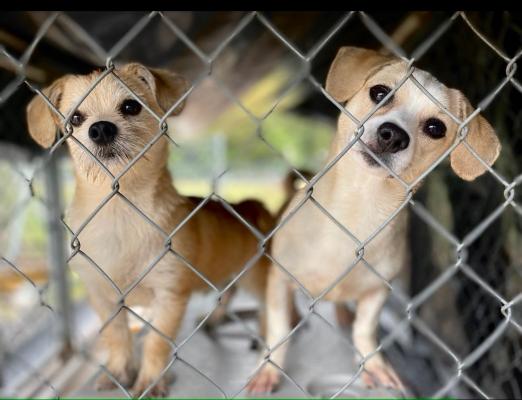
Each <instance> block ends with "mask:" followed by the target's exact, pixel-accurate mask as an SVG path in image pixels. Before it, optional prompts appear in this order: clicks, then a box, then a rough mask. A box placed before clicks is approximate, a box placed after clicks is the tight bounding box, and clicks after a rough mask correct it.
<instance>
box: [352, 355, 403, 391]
mask: <svg viewBox="0 0 522 400" xmlns="http://www.w3.org/2000/svg"><path fill="white" fill-rule="evenodd" d="M372 361H373V362H372ZM364 369H365V370H364V371H363V372H362V374H361V379H362V380H363V382H364V383H365V384H366V386H368V387H369V388H376V387H387V388H391V389H396V390H400V391H404V390H405V386H404V384H403V383H402V381H401V379H400V378H399V376H398V375H397V373H396V372H395V371H394V369H393V368H392V367H391V366H390V365H389V364H388V363H387V362H386V361H384V360H370V361H368V362H367V363H365V365H364Z"/></svg>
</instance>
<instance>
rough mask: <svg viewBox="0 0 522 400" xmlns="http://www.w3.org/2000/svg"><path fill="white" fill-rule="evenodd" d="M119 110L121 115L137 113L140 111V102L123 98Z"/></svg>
mask: <svg viewBox="0 0 522 400" xmlns="http://www.w3.org/2000/svg"><path fill="white" fill-rule="evenodd" d="M120 111H121V113H122V114H123V115H138V114H139V113H140V111H141V104H140V103H138V102H137V101H136V100H133V99H129V100H125V101H124V102H123V103H121V107H120Z"/></svg>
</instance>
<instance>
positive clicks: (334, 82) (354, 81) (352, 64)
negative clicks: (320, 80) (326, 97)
mask: <svg viewBox="0 0 522 400" xmlns="http://www.w3.org/2000/svg"><path fill="white" fill-rule="evenodd" d="M392 60H393V58H392V57H389V56H385V55H382V54H380V53H378V52H376V51H374V50H369V49H362V48H359V47H341V48H340V49H339V51H338V52H337V55H336V56H335V59H334V61H333V63H332V65H331V66H330V70H329V71H328V76H327V77H326V91H327V92H328V93H329V94H330V95H331V96H332V97H333V98H334V99H335V100H337V101H338V102H340V103H343V102H345V101H347V100H348V99H349V98H351V97H352V96H353V95H354V94H355V93H357V91H358V90H359V89H360V88H361V87H362V86H363V85H364V82H365V81H366V79H368V77H369V76H371V75H372V74H373V73H374V72H375V70H376V69H377V68H378V67H379V66H381V65H383V64H386V63H388V62H391V61H392Z"/></svg>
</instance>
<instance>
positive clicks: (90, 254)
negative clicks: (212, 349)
mask: <svg viewBox="0 0 522 400" xmlns="http://www.w3.org/2000/svg"><path fill="white" fill-rule="evenodd" d="M114 72H115V73H116V75H117V76H119V77H120V78H121V79H122V80H123V81H124V82H125V83H126V85H128V86H129V88H131V89H132V90H133V91H134V92H135V93H136V94H137V95H138V96H139V97H140V98H141V99H142V100H143V101H144V102H145V104H147V105H148V106H149V107H150V108H151V109H152V110H153V111H154V112H155V113H156V114H157V115H159V116H162V115H163V114H164V113H165V112H166V111H167V110H168V109H169V108H170V107H171V106H172V105H173V104H174V103H175V102H176V101H177V100H179V99H180V96H181V95H183V93H184V92H185V91H186V89H187V85H186V82H185V80H184V79H183V78H181V77H180V76H179V75H176V74H174V73H172V72H169V71H166V70H156V69H149V68H146V67H144V66H142V65H140V64H136V63H132V64H127V65H123V66H121V67H118V68H116V69H115V71H114ZM100 74H101V72H99V71H96V72H93V73H91V74H90V75H85V76H79V75H67V76H64V77H62V78H60V79H58V80H56V81H55V82H54V83H52V84H51V85H50V86H49V87H47V88H46V89H45V90H44V91H43V93H44V94H45V95H46V96H47V97H48V98H49V100H50V101H51V103H53V104H54V105H55V106H56V108H57V109H58V110H59V111H60V112H61V113H62V114H63V115H67V114H68V113H69V112H70V111H71V110H72V108H73V107H74V105H75V104H76V103H77V101H78V100H79V99H80V98H81V97H82V96H83V95H84V94H85V93H86V91H87V90H88V89H89V87H90V85H91V84H92V83H93V82H94V81H95V80H96V79H97V78H99V77H100ZM180 111H181V106H180V107H179V108H178V110H176V111H175V113H174V114H177V113H179V112H180ZM27 120H28V126H29V132H30V133H31V135H32V137H33V138H34V139H35V140H36V141H37V142H38V143H39V144H40V145H42V146H44V147H49V146H50V145H51V144H52V143H53V142H54V140H55V136H56V131H57V129H60V130H62V131H63V130H64V127H63V124H62V121H61V120H60V119H59V118H57V116H56V114H55V112H53V111H52V110H51V108H50V107H48V105H47V104H46V103H45V102H44V100H42V97H41V96H36V97H35V98H34V99H33V100H32V101H31V102H30V104H29V106H28V108H27ZM71 123H72V125H73V127H74V131H73V134H72V136H73V137H74V138H76V139H77V141H79V142H80V143H82V144H83V145H84V146H85V147H86V148H87V149H89V150H90V151H91V152H92V153H93V154H94V155H95V156H96V157H97V158H98V160H100V161H101V163H103V164H104V165H105V166H106V167H107V169H108V170H109V171H110V173H111V174H112V175H114V176H117V174H119V173H120V172H122V171H123V169H124V168H125V167H126V166H127V165H128V163H129V162H130V160H132V159H133V157H135V156H136V155H137V154H138V153H139V152H140V151H141V150H142V149H143V148H144V147H145V146H146V144H147V143H149V142H150V141H151V140H152V138H153V137H155V136H156V135H157V134H158V121H157V119H156V118H154V117H153V116H152V114H151V113H150V112H148V111H147V110H146V109H145V108H143V107H142V106H141V105H140V103H139V102H137V101H136V100H135V99H134V98H133V97H132V96H131V94H130V93H129V91H128V90H127V89H125V88H124V87H123V85H121V83H120V82H119V81H118V80H117V78H115V77H114V76H113V75H112V74H109V75H107V76H106V77H105V78H103V79H102V80H101V82H100V83H99V84H98V85H97V86H96V87H95V88H94V90H93V91H92V92H91V93H90V94H89V95H88V97H87V98H86V99H85V100H84V101H83V102H82V103H81V105H80V106H79V107H78V109H77V110H76V111H75V112H74V114H73V116H72V118H71ZM66 141H67V143H68V146H69V150H70V153H71V156H72V160H73V164H74V170H75V176H76V191H75V194H74V199H73V202H72V205H71V207H70V209H69V212H68V217H67V222H68V224H69V225H70V227H71V228H72V230H73V231H74V232H78V230H79V229H81V227H82V224H84V222H86V221H88V223H87V224H86V225H85V227H84V228H83V229H81V230H80V233H79V236H78V239H79V243H80V250H81V252H82V253H83V254H85V256H82V254H77V255H76V256H75V257H74V258H73V259H72V261H71V264H72V265H73V267H74V268H75V270H76V271H77V272H78V273H79V275H80V276H81V278H82V279H83V282H84V283H85V286H86V288H87V291H88V297H89V301H90V303H91V304H92V306H93V307H94V309H95V310H96V312H97V314H98V315H99V317H100V319H101V320H102V321H106V320H108V319H109V318H110V317H111V316H112V315H113V313H115V311H116V310H118V308H119V307H120V306H121V304H118V299H119V294H118V292H117V290H115V289H114V288H113V287H112V285H111V284H110V283H109V281H108V280H107V279H105V278H104V277H103V275H102V274H101V273H100V272H99V271H98V270H97V269H96V268H95V267H94V265H93V264H92V263H93V262H94V263H96V264H97V265H98V266H99V267H100V268H102V269H103V270H104V271H105V272H106V273H107V274H108V275H109V277H110V278H111V279H112V280H113V281H114V283H115V284H116V285H117V286H118V288H120V290H122V291H125V289H127V288H129V287H130V285H132V284H133V283H134V282H135V281H136V280H137V279H138V278H139V277H140V274H142V273H143V272H144V271H145V270H146V269H147V267H148V266H151V265H152V264H153V263H154V262H156V261H157V258H158V257H160V256H161V255H162V254H164V256H163V258H161V259H160V261H158V262H157V264H156V265H155V266H154V267H153V268H152V269H151V271H150V272H149V273H148V274H147V275H146V276H145V277H144V278H143V280H141V281H140V282H139V283H138V284H137V286H136V287H135V288H133V289H132V290H131V291H130V293H129V294H128V296H127V297H126V298H125V305H130V306H132V305H135V304H140V305H151V306H152V307H151V310H152V320H151V323H152V325H153V326H154V327H155V328H156V329H157V330H158V331H159V332H161V333H162V334H163V335H165V336H167V337H169V338H172V339H175V338H176V333H177V331H178V328H179V325H180V322H181V320H182V318H183V315H184V312H185V307H186V305H187V302H188V301H189V298H190V294H191V293H192V292H193V291H194V290H199V289H206V288H208V285H207V284H206V283H205V282H204V280H203V279H201V278H200V277H199V276H197V274H196V273H194V272H193V271H192V270H191V269H189V267H188V266H187V265H186V264H187V263H190V265H192V266H193V267H194V268H195V269H197V270H198V271H199V272H200V273H201V274H202V275H203V276H204V277H206V278H207V279H208V280H209V281H210V282H212V283H213V284H215V285H222V284H223V283H225V282H227V280H229V279H231V277H233V276H235V275H236V274H237V273H239V272H240V270H241V268H242V267H244V266H245V264H246V263H247V262H248V261H249V260H250V259H251V258H252V257H254V256H255V255H256V253H258V251H259V248H258V240H257V239H256V237H255V236H254V234H253V233H252V232H251V231H250V230H249V229H248V228H247V227H246V226H245V225H243V223H241V222H240V221H239V220H238V219H237V218H236V217H234V216H233V215H232V214H231V213H230V212H229V211H227V210H226V209H225V208H224V207H223V206H222V205H221V203H219V202H214V201H210V202H208V203H207V204H206V205H205V206H203V207H202V208H201V209H200V210H199V211H197V212H196V213H195V214H194V216H193V217H192V218H190V219H189V220H188V221H187V222H186V224H185V225H183V227H182V228H181V229H180V230H179V231H178V232H177V233H176V234H175V235H174V236H173V237H172V241H171V243H169V242H168V240H166V236H165V235H169V234H170V233H171V232H172V231H173V230H174V229H175V228H176V227H177V226H178V225H179V224H180V223H182V221H184V219H185V218H186V217H187V216H188V214H189V213H190V212H191V211H193V210H194V209H195V208H196V206H197V204H198V202H199V200H197V199H195V198H186V197H183V196H181V195H180V194H178V193H177V191H176V189H175V188H174V187H173V185H172V180H171V176H170V174H169V171H168V170H167V156H168V141H167V139H166V138H165V137H164V136H162V137H161V139H159V140H158V141H157V142H155V144H154V145H152V146H151V147H150V149H149V150H148V151H147V152H146V153H145V154H144V156H143V157H141V158H140V159H139V161H137V162H136V163H135V164H134V165H133V166H132V167H131V168H130V169H129V171H128V172H127V173H125V174H124V175H123V176H122V177H121V179H120V180H119V194H118V195H116V196H114V197H112V198H111V199H110V200H109V202H108V203H107V204H105V205H104V206H103V207H102V208H101V209H100V210H99V212H98V213H97V214H96V215H95V216H94V217H92V219H90V215H91V213H92V212H93V211H95V209H96V208H97V207H98V206H99V205H100V203H102V202H103V201H104V199H106V198H107V197H108V196H109V194H110V193H111V192H112V184H113V178H112V177H110V175H109V174H108V173H107V172H106V171H104V170H103V169H102V168H100V166H99V165H98V164H97V163H96V162H95V161H94V160H93V159H92V156H91V155H89V154H88V152H86V151H85V150H84V149H82V148H81V146H79V145H78V143H76V142H75V141H74V140H73V139H72V138H70V137H69V138H67V140H66ZM129 202H130V203H132V204H133V205H134V206H135V207H136V208H137V209H138V210H140V211H137V210H136V209H134V208H133V207H132V206H131V205H129ZM235 210H236V211H237V212H238V213H239V214H240V215H242V216H243V217H244V218H245V219H246V220H247V221H249V222H250V224H252V225H253V226H255V227H256V228H257V230H258V231H259V232H261V233H266V232H267V231H268V230H269V229H271V227H272V226H273V223H274V219H273V217H272V216H271V215H270V214H269V212H267V211H266V210H265V209H264V208H263V206H262V205H261V204H260V203H259V202H257V201H245V202H243V203H240V204H238V205H236V206H235ZM140 212H141V213H143V214H145V215H146V216H147V218H149V219H150V220H151V221H152V222H154V224H157V225H158V226H159V227H160V228H161V229H157V228H156V227H154V226H153V224H151V223H149V221H147V219H146V218H144V217H143V216H142V215H140ZM89 219H90V220H89ZM169 250H172V251H169ZM173 252H175V253H176V254H177V255H178V256H176V255H175V254H173ZM89 258H90V259H89ZM267 266H268V265H267V263H266V258H264V257H262V258H260V259H259V260H258V261H256V263H255V264H254V265H253V267H252V268H251V269H250V270H249V271H248V272H247V273H246V274H245V275H244V276H243V277H242V278H241V279H240V280H239V282H238V284H239V285H241V286H243V287H246V288H247V289H248V290H250V291H251V292H253V293H255V294H257V295H258V296H259V298H260V299H261V303H262V304H263V303H264V300H263V298H264V287H265V283H266V272H267ZM261 326H263V324H262V323H261ZM101 335H102V339H103V342H104V343H105V345H106V348H107V350H108V360H107V364H106V365H107V368H108V370H109V371H110V373H111V374H112V375H113V376H114V377H115V378H116V379H117V380H118V381H119V382H120V383H121V384H123V385H125V386H131V385H134V386H133V388H132V392H133V394H135V395H140V394H142V392H144V391H145V390H146V389H147V388H149V386H150V385H153V386H152V387H151V388H150V390H149V391H148V395H152V396H165V395H166V394H167V393H168V386H167V383H166V381H165V378H161V379H160V375H161V372H162V370H163V369H164V368H165V367H166V365H167V361H168V360H169V354H170V352H171V346H170V344H169V343H168V341H166V340H165V339H164V338H163V337H162V336H161V335H159V334H158V333H157V332H155V331H154V330H151V331H150V332H149V333H148V334H147V336H146V337H145V339H144V348H143V357H142V360H141V363H140V366H139V372H138V374H137V378H136V371H135V367H134V363H133V352H132V350H133V345H132V337H131V333H130V331H129V327H128V322H127V311H126V310H125V309H122V310H120V312H119V313H118V314H117V316H116V317H115V318H114V319H113V320H112V322H110V324H109V325H107V326H106V328H105V329H104V330H102V333H101ZM158 379H159V380H158ZM156 380H158V381H157V382H156ZM155 382H156V383H155ZM111 386H113V383H112V381H111V380H110V379H109V378H108V376H107V375H105V374H104V375H103V376H101V378H100V379H99V381H98V387H99V388H110V387H111Z"/></svg>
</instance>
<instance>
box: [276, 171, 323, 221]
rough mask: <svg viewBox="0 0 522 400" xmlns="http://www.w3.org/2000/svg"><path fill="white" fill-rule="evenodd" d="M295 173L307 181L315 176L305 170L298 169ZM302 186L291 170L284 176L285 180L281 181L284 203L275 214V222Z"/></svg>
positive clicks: (299, 179) (301, 182)
mask: <svg viewBox="0 0 522 400" xmlns="http://www.w3.org/2000/svg"><path fill="white" fill-rule="evenodd" d="M297 171H298V172H299V173H300V174H301V175H302V176H303V177H304V178H306V179H307V180H308V181H309V180H310V179H312V178H313V177H314V175H315V174H314V173H313V172H311V171H309V170H306V169H298V170H297ZM302 184H304V181H303V180H302V179H301V178H300V177H299V176H298V175H297V174H296V173H295V172H294V171H293V170H290V171H289V172H288V173H287V174H286V176H285V179H284V180H283V188H284V191H285V201H284V203H283V205H282V206H281V207H280V208H279V210H278V212H277V214H276V220H278V221H279V219H280V218H281V215H282V214H283V213H284V212H285V210H286V208H287V207H288V204H290V201H291V200H292V198H293V197H294V194H295V193H296V192H297V191H298V190H299V189H300V188H301V187H300V185H302Z"/></svg>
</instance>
